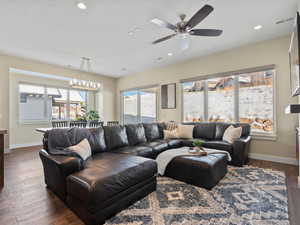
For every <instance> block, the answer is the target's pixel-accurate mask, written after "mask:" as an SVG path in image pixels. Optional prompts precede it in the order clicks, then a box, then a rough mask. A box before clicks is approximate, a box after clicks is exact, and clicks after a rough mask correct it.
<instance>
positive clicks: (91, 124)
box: [89, 121, 104, 128]
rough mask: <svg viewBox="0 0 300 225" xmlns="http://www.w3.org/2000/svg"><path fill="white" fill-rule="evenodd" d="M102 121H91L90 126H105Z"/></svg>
mask: <svg viewBox="0 0 300 225" xmlns="http://www.w3.org/2000/svg"><path fill="white" fill-rule="evenodd" d="M103 124H104V123H103V122H102V121H90V123H89V127H93V128H97V127H102V126H103Z"/></svg>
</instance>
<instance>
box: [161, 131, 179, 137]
mask: <svg viewBox="0 0 300 225" xmlns="http://www.w3.org/2000/svg"><path fill="white" fill-rule="evenodd" d="M176 138H178V133H177V129H175V130H164V139H176Z"/></svg>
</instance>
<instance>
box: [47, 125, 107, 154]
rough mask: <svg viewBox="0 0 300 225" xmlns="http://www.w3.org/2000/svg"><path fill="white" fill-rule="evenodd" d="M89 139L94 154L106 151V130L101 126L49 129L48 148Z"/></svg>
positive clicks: (63, 146)
mask: <svg viewBox="0 0 300 225" xmlns="http://www.w3.org/2000/svg"><path fill="white" fill-rule="evenodd" d="M85 138H86V139H87V140H88V141H89V144H90V146H91V150H92V154H95V153H99V152H103V151H106V149H107V148H106V143H105V140H104V131H103V129H102V128H101V127H99V128H95V129H91V130H90V129H86V128H77V127H74V128H71V129H53V130H50V131H48V148H49V149H55V148H67V147H69V146H72V145H76V144H78V143H79V142H81V141H82V140H83V139H85Z"/></svg>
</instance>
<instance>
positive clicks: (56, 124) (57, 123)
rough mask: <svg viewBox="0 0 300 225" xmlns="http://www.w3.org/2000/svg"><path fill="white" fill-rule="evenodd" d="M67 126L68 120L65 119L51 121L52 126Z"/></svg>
mask: <svg viewBox="0 0 300 225" xmlns="http://www.w3.org/2000/svg"><path fill="white" fill-rule="evenodd" d="M68 126H69V122H68V121H66V120H59V121H52V127H53V128H65V127H68Z"/></svg>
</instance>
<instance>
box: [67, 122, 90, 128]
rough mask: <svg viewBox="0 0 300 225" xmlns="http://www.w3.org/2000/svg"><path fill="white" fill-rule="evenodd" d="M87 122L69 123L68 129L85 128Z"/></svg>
mask: <svg viewBox="0 0 300 225" xmlns="http://www.w3.org/2000/svg"><path fill="white" fill-rule="evenodd" d="M86 125H87V122H86V121H71V122H70V127H80V128H86Z"/></svg>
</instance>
